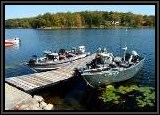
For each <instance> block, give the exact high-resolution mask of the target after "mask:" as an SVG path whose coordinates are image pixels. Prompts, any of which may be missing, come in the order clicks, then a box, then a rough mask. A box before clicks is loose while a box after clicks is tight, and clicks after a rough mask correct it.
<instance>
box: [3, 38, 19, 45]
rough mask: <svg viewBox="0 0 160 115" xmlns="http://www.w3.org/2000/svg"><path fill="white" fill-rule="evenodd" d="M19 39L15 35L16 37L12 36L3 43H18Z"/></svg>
mask: <svg viewBox="0 0 160 115" xmlns="http://www.w3.org/2000/svg"><path fill="white" fill-rule="evenodd" d="M20 41H21V40H20V39H19V38H18V37H16V38H13V39H7V40H5V44H19V43H20Z"/></svg>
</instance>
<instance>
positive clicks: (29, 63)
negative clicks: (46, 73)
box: [28, 55, 37, 66]
mask: <svg viewBox="0 0 160 115" xmlns="http://www.w3.org/2000/svg"><path fill="white" fill-rule="evenodd" d="M36 60H37V56H36V55H33V56H32V59H30V60H29V61H28V65H30V66H32V65H34V64H35V62H36Z"/></svg>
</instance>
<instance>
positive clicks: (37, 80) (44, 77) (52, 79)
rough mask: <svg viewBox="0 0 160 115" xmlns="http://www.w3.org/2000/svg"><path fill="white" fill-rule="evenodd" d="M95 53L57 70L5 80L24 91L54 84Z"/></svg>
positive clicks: (69, 74) (68, 76) (66, 77)
mask: <svg viewBox="0 0 160 115" xmlns="http://www.w3.org/2000/svg"><path fill="white" fill-rule="evenodd" d="M94 57H95V54H92V55H90V56H87V57H85V58H82V59H79V60H76V61H73V62H71V63H70V64H68V66H65V67H62V68H60V69H57V70H53V71H47V72H40V73H34V74H29V75H22V76H17V77H10V78H6V79H5V82H7V83H9V84H11V85H13V86H15V87H18V88H20V89H22V90H24V91H31V90H34V89H38V88H42V87H46V86H48V85H54V84H56V83H59V82H60V81H63V80H67V79H69V78H71V77H73V74H74V72H75V71H74V69H75V68H80V67H83V66H84V65H85V64H86V63H87V62H89V61H91V60H92V59H94Z"/></svg>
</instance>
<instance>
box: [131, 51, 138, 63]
mask: <svg viewBox="0 0 160 115" xmlns="http://www.w3.org/2000/svg"><path fill="white" fill-rule="evenodd" d="M132 55H133V57H132V62H134V63H135V62H136V61H137V60H138V59H139V55H138V53H137V52H136V51H132Z"/></svg>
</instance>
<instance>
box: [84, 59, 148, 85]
mask: <svg viewBox="0 0 160 115" xmlns="http://www.w3.org/2000/svg"><path fill="white" fill-rule="evenodd" d="M144 60H145V59H142V60H141V61H140V62H139V63H137V64H135V65H133V66H131V67H129V68H119V69H118V70H108V71H103V72H93V73H82V76H83V78H84V80H85V81H86V82H87V84H89V85H90V86H92V87H98V86H101V85H108V84H112V83H115V82H121V81H125V80H128V79H130V78H132V77H134V76H135V75H136V74H137V73H138V72H139V70H140V69H141V68H142V67H143V63H144Z"/></svg>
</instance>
